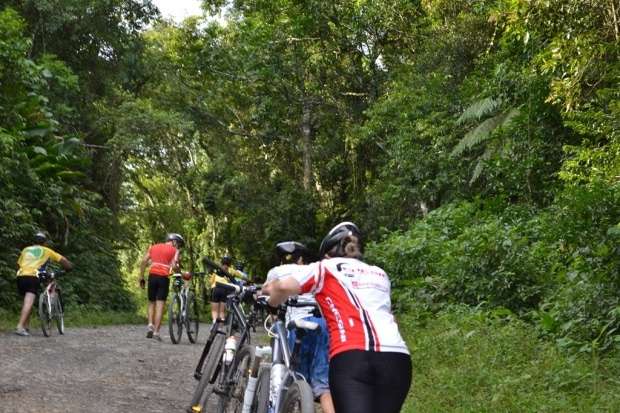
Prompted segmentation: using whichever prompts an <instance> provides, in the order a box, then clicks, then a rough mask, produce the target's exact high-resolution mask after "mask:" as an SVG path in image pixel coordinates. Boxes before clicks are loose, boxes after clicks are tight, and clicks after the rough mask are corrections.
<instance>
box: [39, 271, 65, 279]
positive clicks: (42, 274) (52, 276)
mask: <svg viewBox="0 0 620 413" xmlns="http://www.w3.org/2000/svg"><path fill="white" fill-rule="evenodd" d="M66 273H67V271H65V270H44V271H39V272H38V273H37V275H38V276H39V278H41V279H47V278H49V279H50V280H53V279H55V278H57V277H60V276H62V275H65V274H66Z"/></svg>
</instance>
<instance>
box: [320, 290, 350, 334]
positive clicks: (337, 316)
mask: <svg viewBox="0 0 620 413" xmlns="http://www.w3.org/2000/svg"><path fill="white" fill-rule="evenodd" d="M325 302H326V303H327V305H328V306H329V310H330V311H331V312H332V314H333V315H334V318H335V319H336V325H337V326H338V334H339V335H340V342H341V343H344V342H345V341H347V333H346V332H345V330H344V322H343V321H342V317H340V312H339V311H338V309H337V308H336V306H335V305H334V302H333V301H332V299H331V297H325Z"/></svg>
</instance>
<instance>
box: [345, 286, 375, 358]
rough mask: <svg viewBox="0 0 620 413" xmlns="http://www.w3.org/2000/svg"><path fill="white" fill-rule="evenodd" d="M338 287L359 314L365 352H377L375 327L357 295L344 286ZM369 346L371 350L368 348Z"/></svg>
mask: <svg viewBox="0 0 620 413" xmlns="http://www.w3.org/2000/svg"><path fill="white" fill-rule="evenodd" d="M340 285H341V286H342V288H343V289H344V290H345V291H346V292H347V293H348V294H349V296H350V297H349V298H350V300H351V301H353V303H354V304H355V306H356V307H357V308H358V310H359V312H360V319H361V320H362V322H363V325H364V331H365V333H366V339H367V342H366V346H365V350H374V351H379V337H378V335H377V332H376V331H375V326H374V325H373V323H372V320H371V319H370V315H368V311H366V310H364V309H363V308H362V304H361V302H360V299H359V298H358V297H357V295H355V293H354V292H353V291H351V290H350V289H349V288H347V287H346V286H344V285H342V283H340ZM371 346H372V348H370V347H371Z"/></svg>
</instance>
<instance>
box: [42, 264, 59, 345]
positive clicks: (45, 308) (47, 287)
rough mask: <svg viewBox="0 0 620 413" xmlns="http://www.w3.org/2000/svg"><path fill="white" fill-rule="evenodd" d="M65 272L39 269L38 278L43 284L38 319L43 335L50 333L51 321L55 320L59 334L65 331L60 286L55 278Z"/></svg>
mask: <svg viewBox="0 0 620 413" xmlns="http://www.w3.org/2000/svg"><path fill="white" fill-rule="evenodd" d="M64 273H65V272H64V271H62V270H56V271H52V270H50V271H39V274H38V275H39V280H40V281H41V285H42V286H44V287H43V290H42V292H41V294H39V319H40V320H41V330H43V335H44V336H45V337H49V336H50V335H51V333H52V321H53V320H55V321H56V328H57V329H58V333H59V334H64V333H65V319H64V307H63V304H62V297H61V295H60V288H59V286H58V283H57V281H56V279H57V278H58V277H60V276H61V275H62V274H64Z"/></svg>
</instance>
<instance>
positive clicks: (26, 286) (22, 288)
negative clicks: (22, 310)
mask: <svg viewBox="0 0 620 413" xmlns="http://www.w3.org/2000/svg"><path fill="white" fill-rule="evenodd" d="M40 285H41V282H40V281H39V277H29V276H19V277H17V292H18V293H19V295H21V296H24V295H26V293H33V294H37V293H38V292H39V286H40Z"/></svg>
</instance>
